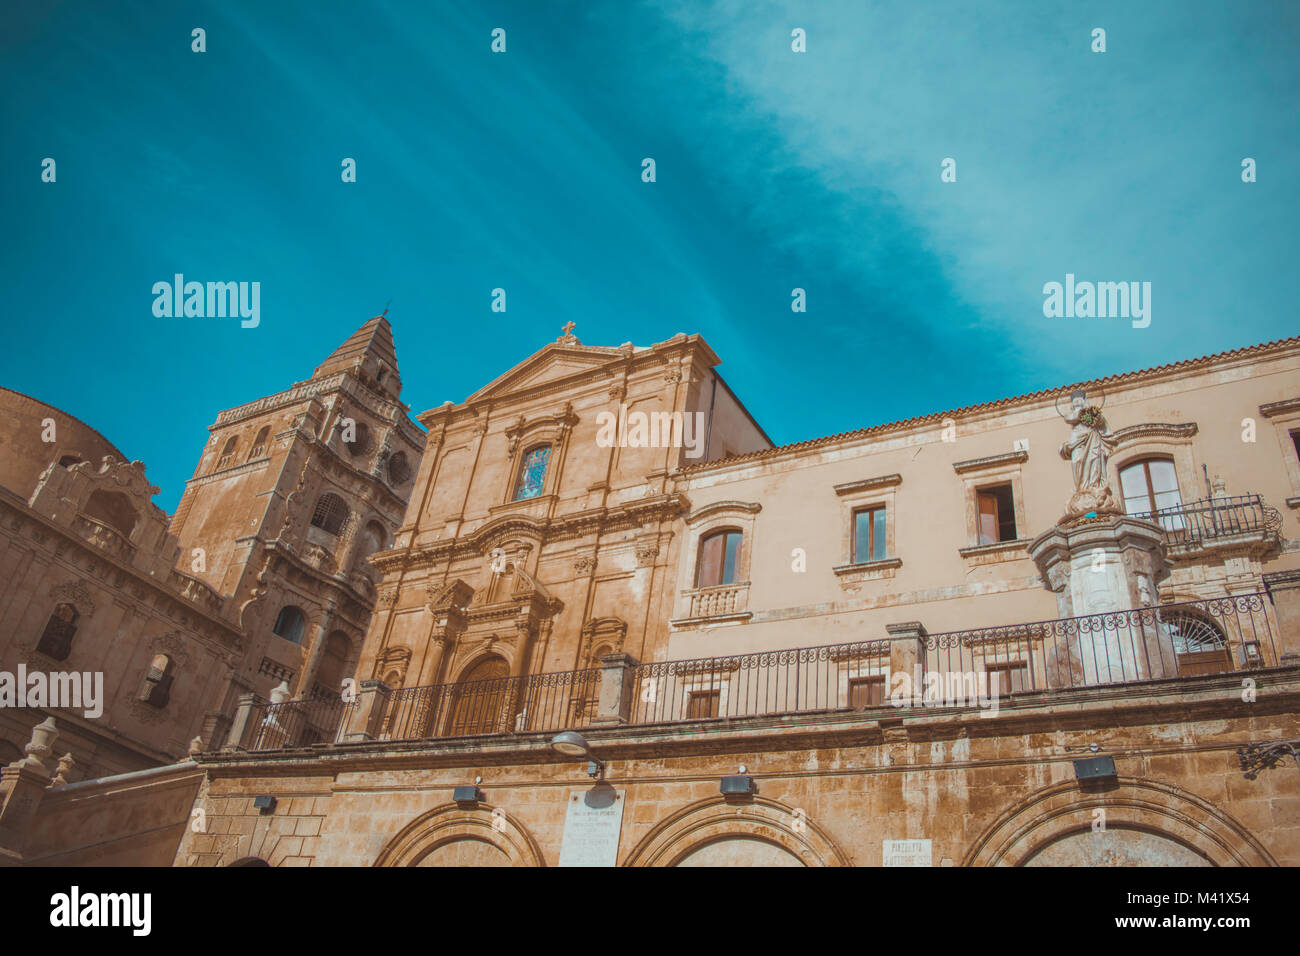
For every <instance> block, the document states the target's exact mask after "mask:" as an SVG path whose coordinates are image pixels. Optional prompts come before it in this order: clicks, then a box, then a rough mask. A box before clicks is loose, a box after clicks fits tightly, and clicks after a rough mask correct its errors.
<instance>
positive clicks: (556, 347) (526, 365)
mask: <svg viewBox="0 0 1300 956" xmlns="http://www.w3.org/2000/svg"><path fill="white" fill-rule="evenodd" d="M623 356H624V352H623V351H622V350H620V349H616V348H604V347H600V346H592V345H583V344H581V343H580V342H578V340H577V339H576V338H574V337H573V336H565V337H563V338H562V339H561V340H560V341H559V342H552V343H551V344H550V345H548V346H546V347H545V348H544V349H542V350H541V351H540V352H536V353H534V354H533V355H531V356H529V357H528V358H526V359H524V360H523V361H522V362H520V363H519V364H518V365H516V366H515V367H514V368H512V369H510V371H508V372H506V373H505V374H504V375H501V376H500V377H499V378H497V379H496V380H495V381H493V382H490V383H489V384H487V385H485V386H484V387H483V388H481V389H479V390H478V391H477V392H475V393H474V394H473V395H471V396H470V397H469V398H468V399H467V403H473V402H477V401H481V400H482V399H485V398H499V397H501V396H503V395H508V394H511V393H512V392H522V391H526V390H527V389H531V388H536V387H538V386H543V385H548V384H551V383H553V382H562V381H565V380H566V379H569V378H572V377H573V376H576V375H582V374H584V373H586V372H592V371H595V370H597V369H599V368H601V367H602V366H606V365H608V364H609V363H610V362H612V361H616V360H619V359H622V358H623Z"/></svg>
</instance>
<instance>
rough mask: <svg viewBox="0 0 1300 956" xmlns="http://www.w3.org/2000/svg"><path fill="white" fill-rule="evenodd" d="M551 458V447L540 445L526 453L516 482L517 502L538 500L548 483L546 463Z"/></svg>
mask: <svg viewBox="0 0 1300 956" xmlns="http://www.w3.org/2000/svg"><path fill="white" fill-rule="evenodd" d="M550 458H551V446H550V445H538V446H537V447H536V448H530V449H529V450H528V451H527V452H525V453H524V457H523V461H521V462H520V463H519V479H518V481H516V482H515V497H514V500H515V501H523V500H524V499H526V498H536V497H537V496H538V495H540V494H541V493H542V488H543V486H544V485H545V483H546V463H547V462H548V461H550Z"/></svg>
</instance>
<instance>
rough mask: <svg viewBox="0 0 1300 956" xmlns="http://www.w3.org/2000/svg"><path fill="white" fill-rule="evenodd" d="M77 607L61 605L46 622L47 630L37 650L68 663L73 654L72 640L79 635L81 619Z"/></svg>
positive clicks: (42, 633) (38, 643)
mask: <svg viewBox="0 0 1300 956" xmlns="http://www.w3.org/2000/svg"><path fill="white" fill-rule="evenodd" d="M80 616H81V615H79V614H78V613H77V609H76V607H74V606H73V605H71V604H60V605H58V606H57V607H55V608H54V613H53V614H51V615H50V619H49V620H48V621H46V622H45V630H44V631H42V632H41V639H40V640H39V641H38V642H37V644H36V650H38V651H40V652H41V653H42V654H44V655H45V656H46V657H52V658H54V660H56V661H66V660H67V659H68V655H69V654H71V653H72V639H73V637H75V636H76V634H77V618H78V617H80Z"/></svg>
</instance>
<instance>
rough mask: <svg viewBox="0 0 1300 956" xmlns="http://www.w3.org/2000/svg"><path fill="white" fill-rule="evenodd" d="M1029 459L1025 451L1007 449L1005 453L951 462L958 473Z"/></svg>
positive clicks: (1014, 463)
mask: <svg viewBox="0 0 1300 956" xmlns="http://www.w3.org/2000/svg"><path fill="white" fill-rule="evenodd" d="M1028 460H1029V452H1027V451H1009V452H1007V453H1006V454H1005V455H989V456H988V457H986V458H970V459H968V460H966V461H955V462H953V463H952V470H953V471H955V472H957V474H959V475H964V474H967V473H968V472H972V471H986V470H991V469H993V468H1001V467H1003V466H1004V465H1023V464H1024V463H1025V462H1027V461H1028Z"/></svg>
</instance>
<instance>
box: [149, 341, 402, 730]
mask: <svg viewBox="0 0 1300 956" xmlns="http://www.w3.org/2000/svg"><path fill="white" fill-rule="evenodd" d="M400 394H401V377H400V375H399V372H398V367H397V354H396V348H395V346H394V343H393V332H392V326H391V325H390V324H389V322H388V319H387V318H386V317H385V316H376V317H375V318H373V319H371V320H370V321H368V322H366V323H365V324H364V325H362V326H361V327H360V328H359V329H357V330H356V331H355V332H353V333H352V335H350V336H349V337H348V338H347V339H346V340H345V341H344V342H343V344H342V345H340V346H339V347H338V348H337V349H335V350H334V352H333V353H331V354H330V355H329V357H328V358H326V359H325V361H324V362H322V363H321V364H320V365H319V366H317V368H316V370H315V371H314V372H313V374H312V376H311V377H310V378H309V379H306V380H305V381H301V382H297V383H295V384H294V385H293V386H292V387H290V388H288V389H286V390H285V391H282V392H279V393H278V394H275V395H270V396H267V397H265V398H259V399H257V400H255V401H252V402H249V403H248V404H245V405H241V406H239V407H237V408H232V409H227V410H226V411H223V412H221V413H220V414H219V415H218V416H217V420H216V422H214V423H213V424H212V425H211V426H210V427H209V429H208V431H209V433H210V434H209V438H208V441H207V444H206V445H205V446H204V449H203V453H202V455H201V456H200V458H199V462H198V466H197V468H195V471H194V477H193V478H191V479H190V480H189V482H188V483H187V484H186V489H185V494H184V495H183V496H182V498H181V501H180V505H179V506H178V507H177V509H176V514H175V515H174V516H173V518H172V521H171V533H172V534H174V535H176V537H177V539H178V541H179V542H180V545H181V549H182V551H181V554H182V562H181V567H182V568H184V569H186V570H188V571H189V572H190V573H192V574H194V575H195V576H196V577H199V578H201V579H202V580H204V581H205V582H206V583H208V584H210V585H211V586H212V587H213V588H215V589H216V590H217V591H218V592H219V593H221V594H223V595H232V596H233V597H234V598H235V603H236V605H237V607H238V608H239V612H238V618H239V624H240V626H241V627H242V628H243V631H244V634H245V648H246V650H245V655H244V658H243V663H242V666H241V668H240V671H239V673H237V674H236V675H234V677H233V679H232V687H231V690H230V693H229V694H228V697H230V698H231V699H229V700H227V701H226V702H225V703H224V706H225V707H226V709H227V712H229V708H230V707H231V706H233V702H234V698H236V697H237V696H238V695H239V694H240V693H247V692H250V691H251V692H253V693H257V694H260V695H261V696H263V697H266V696H269V694H270V691H271V689H272V688H273V687H275V686H276V685H278V684H280V683H281V682H282V681H287V682H288V684H289V687H290V689H291V692H292V694H293V696H294V697H300V698H301V697H317V698H330V697H333V696H336V695H338V694H339V693H340V690H341V684H342V681H343V679H344V678H346V677H350V676H351V675H352V671H353V670H354V669H355V666H356V661H357V658H358V655H359V652H360V648H361V638H362V635H364V633H365V631H366V627H367V625H368V624H369V621H370V615H371V613H372V611H373V610H374V607H375V601H376V598H377V594H378V592H377V588H378V584H379V581H380V575H379V574H378V573H377V572H376V571H375V569H374V568H373V567H371V565H370V563H369V561H368V560H367V559H368V558H369V556H370V555H371V554H374V553H375V552H377V551H381V550H384V549H385V548H388V547H390V546H391V544H392V541H393V536H394V534H395V533H396V531H397V529H398V528H399V526H400V525H401V522H402V518H403V515H404V514H405V511H406V502H407V499H408V498H409V496H410V494H411V490H412V487H413V485H414V477H415V474H416V472H417V471H418V469H419V464H420V456H421V454H422V451H423V448H424V433H423V431H422V430H421V428H420V427H419V426H418V425H416V424H415V422H414V421H412V419H411V418H410V415H409V409H408V408H407V406H406V405H404V404H403V403H402V402H401V400H400Z"/></svg>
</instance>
